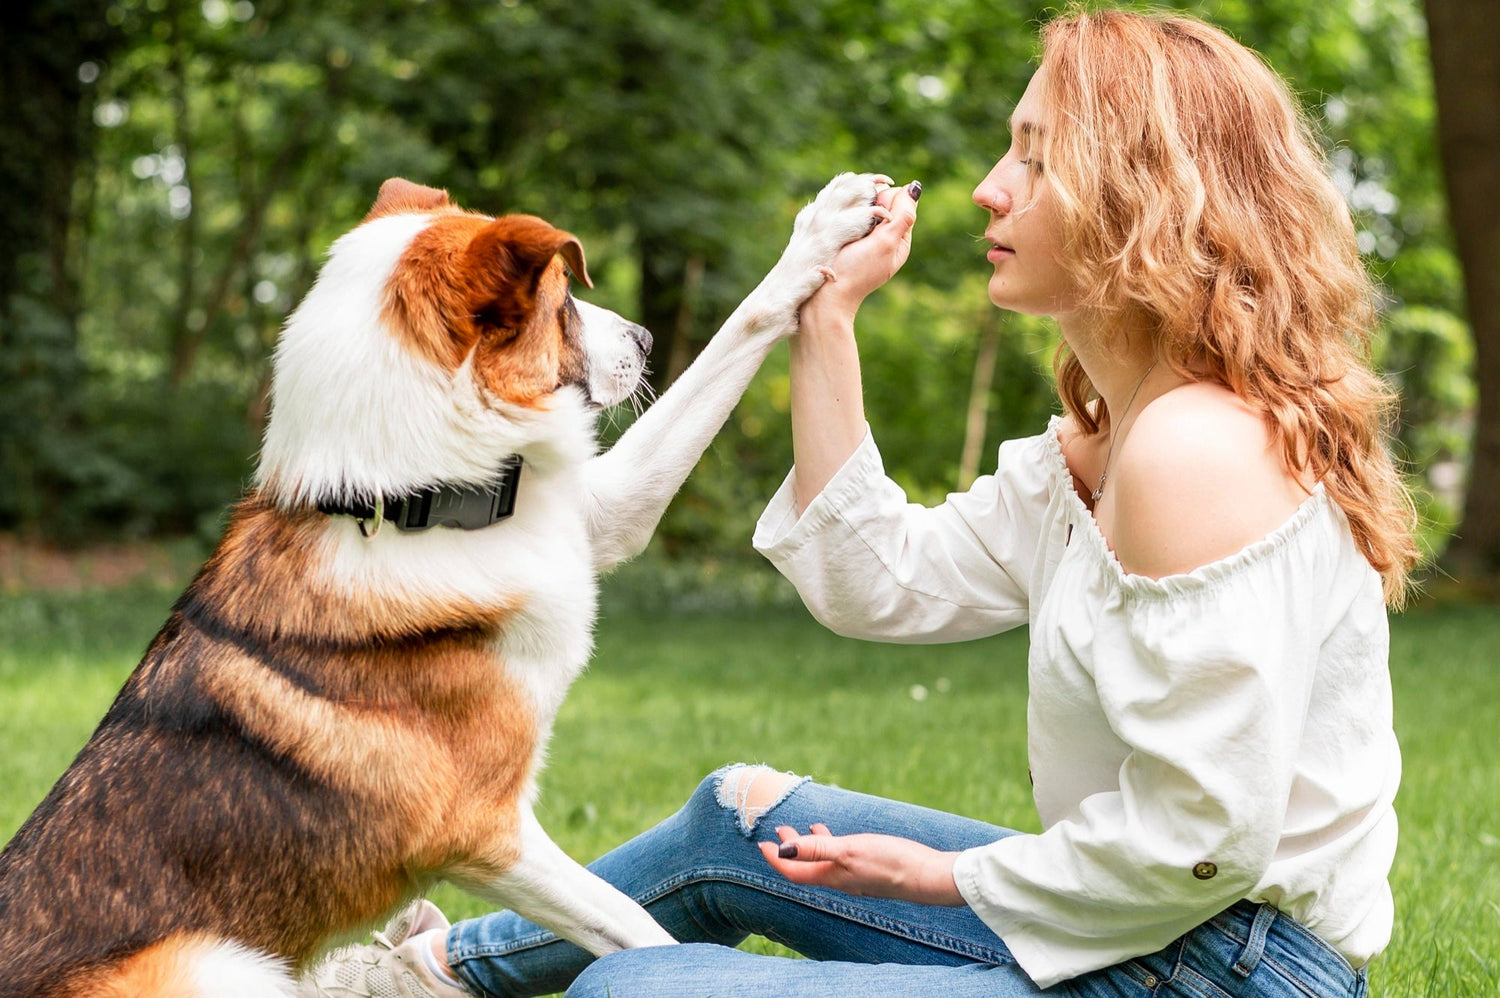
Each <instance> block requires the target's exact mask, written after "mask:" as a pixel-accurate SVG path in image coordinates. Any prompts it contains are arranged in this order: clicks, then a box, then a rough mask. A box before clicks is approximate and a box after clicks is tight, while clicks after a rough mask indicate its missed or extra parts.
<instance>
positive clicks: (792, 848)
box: [776, 842, 797, 859]
mask: <svg viewBox="0 0 1500 998" xmlns="http://www.w3.org/2000/svg"><path fill="white" fill-rule="evenodd" d="M776 855H778V856H780V857H781V858H782V859H796V858H797V843H795V842H783V843H781V845H780V846H779V847H777V849H776Z"/></svg>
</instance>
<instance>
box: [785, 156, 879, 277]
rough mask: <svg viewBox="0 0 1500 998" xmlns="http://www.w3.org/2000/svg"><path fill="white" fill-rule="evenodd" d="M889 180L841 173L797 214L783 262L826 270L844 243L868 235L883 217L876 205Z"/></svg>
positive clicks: (868, 175)
mask: <svg viewBox="0 0 1500 998" xmlns="http://www.w3.org/2000/svg"><path fill="white" fill-rule="evenodd" d="M890 183H891V181H890V178H889V177H882V176H879V175H877V174H872V173H841V174H839V175H838V176H836V177H834V178H833V179H832V180H830V181H829V182H828V183H827V184H826V185H825V186H824V187H823V189H822V190H821V191H819V192H818V196H817V197H816V198H814V199H813V200H812V202H811V203H810V204H808V205H807V206H806V207H805V208H803V209H802V210H801V211H800V212H798V213H797V220H796V221H795V222H794V223H792V239H791V242H789V243H788V244H787V248H786V252H785V253H784V254H782V259H783V260H787V261H788V262H790V261H791V260H795V261H796V262H797V263H798V264H800V265H803V266H809V267H812V268H814V269H816V268H819V267H827V266H828V265H829V264H831V263H832V262H833V257H834V255H835V254H836V253H838V251H839V250H840V249H841V248H843V246H844V245H845V244H846V243H851V242H853V241H854V240H856V239H859V238H862V237H864V236H866V235H869V233H870V230H871V229H873V228H874V227H875V224H876V223H877V222H879V221H880V220H881V219H882V218H885V217H887V216H886V214H885V213H884V212H883V211H882V210H881V209H880V208H879V207H877V206H876V204H875V194H876V193H877V192H878V191H879V190H880V186H881V185H882V184H883V185H885V186H890Z"/></svg>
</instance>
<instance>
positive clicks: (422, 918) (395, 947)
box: [297, 898, 473, 998]
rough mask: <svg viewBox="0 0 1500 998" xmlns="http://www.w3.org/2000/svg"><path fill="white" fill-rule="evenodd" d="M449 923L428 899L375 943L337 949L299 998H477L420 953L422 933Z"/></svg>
mask: <svg viewBox="0 0 1500 998" xmlns="http://www.w3.org/2000/svg"><path fill="white" fill-rule="evenodd" d="M447 928H448V919H447V918H445V917H443V913H442V912H441V911H439V910H438V907H437V905H435V904H433V903H432V902H431V901H428V900H427V899H426V898H422V899H420V900H417V901H414V902H412V903H411V904H409V905H407V906H406V907H405V908H403V909H401V911H399V912H397V913H396V915H395V917H393V918H392V919H391V920H390V921H389V922H387V923H386V926H385V928H384V929H382V930H381V931H379V932H376V933H375V935H374V942H372V943H368V944H355V945H353V946H344V947H342V948H340V949H336V950H334V951H333V952H332V953H329V954H328V955H327V956H326V957H324V958H323V960H322V961H321V962H319V963H318V964H316V965H314V966H313V967H312V968H311V969H310V970H308V972H307V973H306V974H305V975H303V977H302V980H301V981H299V982H298V984H297V994H298V995H299V996H300V998H473V996H472V994H471V993H470V992H469V991H467V990H465V989H464V988H457V987H454V986H453V985H452V984H449V983H448V982H447V981H445V980H443V979H441V978H440V977H438V976H437V975H436V974H434V973H433V972H432V970H431V969H430V968H429V967H428V966H427V961H426V960H425V959H424V958H423V956H422V952H421V950H420V949H418V946H419V945H422V943H421V938H420V937H421V936H422V934H423V933H426V932H429V931H431V930H432V929H447Z"/></svg>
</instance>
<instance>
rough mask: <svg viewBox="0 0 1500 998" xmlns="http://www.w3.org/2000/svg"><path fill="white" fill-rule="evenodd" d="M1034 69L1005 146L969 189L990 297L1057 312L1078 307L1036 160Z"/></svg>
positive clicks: (1038, 106)
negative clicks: (984, 216) (983, 221)
mask: <svg viewBox="0 0 1500 998" xmlns="http://www.w3.org/2000/svg"><path fill="white" fill-rule="evenodd" d="M1045 73H1046V67H1045V66H1043V67H1042V68H1041V69H1039V70H1037V72H1036V75H1034V76H1033V77H1032V78H1031V83H1030V84H1028V85H1027V87H1026V92H1025V93H1024V94H1022V95H1021V100H1020V101H1019V102H1018V103H1017V104H1016V109H1015V113H1014V114H1012V115H1011V119H1010V132H1011V144H1010V149H1009V150H1008V151H1007V152H1006V153H1005V156H1004V158H1002V159H1001V160H1000V162H998V163H996V164H995V167H994V169H992V170H990V172H989V176H987V177H985V178H984V180H982V181H981V182H980V184H979V186H978V187H976V188H974V203H975V204H977V205H978V206H979V207H981V208H983V209H984V210H986V211H988V212H989V213H990V222H989V225H988V226H986V227H985V231H984V235H985V238H986V239H987V240H988V241H989V244H990V250H989V253H988V254H987V255H986V259H988V260H989V261H990V262H991V263H993V264H994V265H995V274H994V276H993V277H991V278H990V287H989V291H990V301H992V302H994V303H995V304H996V305H998V306H1000V307H1001V308H1007V309H1011V310H1012V311H1016V312H1025V313H1028V314H1030V315H1050V316H1061V315H1065V314H1067V313H1069V312H1072V311H1074V310H1075V309H1076V308H1077V307H1078V302H1079V300H1080V298H1081V291H1080V289H1079V288H1078V284H1077V282H1076V281H1075V280H1074V279H1073V278H1072V277H1071V276H1070V275H1069V274H1068V272H1067V270H1066V269H1065V268H1064V267H1063V264H1062V255H1061V249H1062V234H1061V233H1060V232H1059V231H1058V230H1059V224H1058V220H1057V214H1056V211H1055V209H1054V206H1053V203H1052V198H1051V196H1050V195H1049V191H1048V184H1047V172H1046V166H1045V164H1044V163H1042V161H1041V154H1042V143H1041V123H1042V121H1043V120H1045V119H1044V118H1043V116H1042V110H1043V104H1042V102H1043V100H1044V98H1043V96H1042V93H1043V87H1044V82H1043V76H1044V74H1045Z"/></svg>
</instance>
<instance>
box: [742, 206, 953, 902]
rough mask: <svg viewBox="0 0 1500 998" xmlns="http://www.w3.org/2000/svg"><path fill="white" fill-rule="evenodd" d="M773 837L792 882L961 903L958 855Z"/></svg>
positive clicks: (787, 834)
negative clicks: (956, 873)
mask: <svg viewBox="0 0 1500 998" xmlns="http://www.w3.org/2000/svg"><path fill="white" fill-rule="evenodd" d="M908 228H909V226H908ZM776 834H777V835H778V836H779V837H780V839H781V841H780V842H779V843H778V842H761V843H759V845H760V851H761V853H762V854H763V855H764V856H765V857H766V862H768V863H770V864H771V865H772V866H773V867H775V868H776V870H777V871H778V872H779V873H780V874H781V875H782V876H784V877H786V878H787V879H788V880H790V881H792V882H793V883H797V884H812V885H816V886H820V887H832V888H834V889H835V890H840V891H843V892H844V893H846V894H858V895H862V896H866V897H882V898H896V899H899V900H902V901H916V902H918V903H920V904H939V905H948V906H950V907H958V906H960V905H963V904H965V903H966V902H965V901H964V899H963V895H961V894H959V892H958V885H957V884H956V883H955V882H954V880H953V863H954V861H955V860H956V859H957V858H958V853H955V852H939V851H938V850H936V849H933V848H930V847H929V846H925V845H923V844H922V843H920V842H914V841H912V840H911V839H903V838H900V837H898V836H895V835H874V834H868V833H862V834H855V835H834V834H833V833H832V832H830V831H829V830H828V826H827V825H823V824H815V825H813V826H812V834H811V835H799V834H798V833H797V832H796V830H794V829H791V828H787V827H786V826H782V827H780V828H778V829H776Z"/></svg>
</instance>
